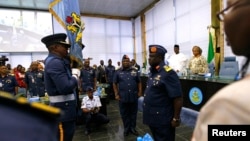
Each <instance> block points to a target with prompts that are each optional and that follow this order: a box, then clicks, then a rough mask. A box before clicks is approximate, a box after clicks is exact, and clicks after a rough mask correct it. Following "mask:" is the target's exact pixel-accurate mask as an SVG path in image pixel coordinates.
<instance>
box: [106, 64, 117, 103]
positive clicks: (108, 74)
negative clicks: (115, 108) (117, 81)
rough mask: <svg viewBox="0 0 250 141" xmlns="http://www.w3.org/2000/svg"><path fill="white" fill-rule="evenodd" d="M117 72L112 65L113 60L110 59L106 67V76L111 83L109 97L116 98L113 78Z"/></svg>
mask: <svg viewBox="0 0 250 141" xmlns="http://www.w3.org/2000/svg"><path fill="white" fill-rule="evenodd" d="M114 74H115V66H113V65H112V60H111V59H109V60H108V66H107V67H106V77H107V83H108V84H109V87H108V95H109V97H108V99H115V94H114V89H113V78H114Z"/></svg>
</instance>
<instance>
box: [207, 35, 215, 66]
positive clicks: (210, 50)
mask: <svg viewBox="0 0 250 141" xmlns="http://www.w3.org/2000/svg"><path fill="white" fill-rule="evenodd" d="M213 58H214V46H213V37H212V33H211V32H210V31H209V43H208V53H207V62H208V63H211V61H212V60H213Z"/></svg>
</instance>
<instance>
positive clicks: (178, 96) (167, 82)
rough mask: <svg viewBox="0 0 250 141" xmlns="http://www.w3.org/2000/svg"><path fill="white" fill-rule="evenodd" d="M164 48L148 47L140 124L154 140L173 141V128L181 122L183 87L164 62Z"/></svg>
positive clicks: (165, 51)
mask: <svg viewBox="0 0 250 141" xmlns="http://www.w3.org/2000/svg"><path fill="white" fill-rule="evenodd" d="M165 53H167V50H166V49H165V48H164V47H162V46H160V45H150V46H149V59H148V62H149V64H150V66H151V67H150V73H149V76H148V81H147V87H146V90H145V92H144V103H143V123H144V124H146V125H148V126H149V128H150V130H151V132H152V134H153V138H154V140H155V141H174V140H175V127H178V126H179V125H180V122H181V119H180V112H181V108H182V101H183V100H182V89H181V84H180V80H179V77H178V76H177V73H176V72H175V71H174V70H173V69H171V68H170V67H169V66H168V65H166V64H165V62H164V60H165V58H164V57H165Z"/></svg>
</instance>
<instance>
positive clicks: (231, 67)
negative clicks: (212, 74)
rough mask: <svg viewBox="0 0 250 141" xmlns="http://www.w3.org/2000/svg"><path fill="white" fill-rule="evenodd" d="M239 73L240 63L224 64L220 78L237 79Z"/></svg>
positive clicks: (230, 62)
mask: <svg viewBox="0 0 250 141" xmlns="http://www.w3.org/2000/svg"><path fill="white" fill-rule="evenodd" d="M238 72H239V64H238V61H229V62H227V61H226V62H222V64H221V67H220V71H219V77H220V78H222V79H223V78H224V79H235V78H236V75H237V73H238Z"/></svg>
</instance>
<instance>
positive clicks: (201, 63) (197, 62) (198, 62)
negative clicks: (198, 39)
mask: <svg viewBox="0 0 250 141" xmlns="http://www.w3.org/2000/svg"><path fill="white" fill-rule="evenodd" d="M192 52H193V55H194V56H193V57H192V58H191V59H190V60H189V63H188V68H189V69H190V71H191V73H192V74H198V73H207V72H208V64H207V60H206V58H205V57H204V56H202V49H201V48H200V47H199V46H194V47H193V49H192Z"/></svg>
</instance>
